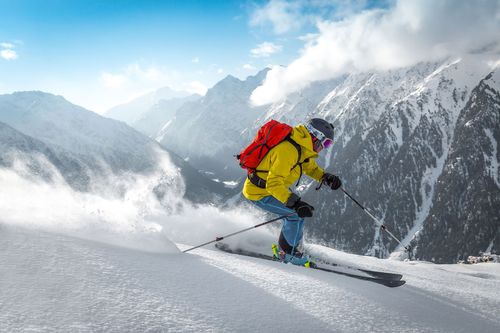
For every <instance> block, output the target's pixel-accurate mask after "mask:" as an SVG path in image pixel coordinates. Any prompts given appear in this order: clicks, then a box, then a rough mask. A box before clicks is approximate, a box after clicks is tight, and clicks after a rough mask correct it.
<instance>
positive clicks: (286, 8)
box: [250, 0, 302, 34]
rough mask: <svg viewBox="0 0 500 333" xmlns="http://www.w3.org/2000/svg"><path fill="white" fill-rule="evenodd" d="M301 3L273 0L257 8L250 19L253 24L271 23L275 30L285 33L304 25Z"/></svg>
mask: <svg viewBox="0 0 500 333" xmlns="http://www.w3.org/2000/svg"><path fill="white" fill-rule="evenodd" d="M300 12H301V4H300V3H299V2H288V1H284V0H271V1H269V2H268V3H267V4H266V5H265V6H263V7H259V8H257V9H256V10H255V11H254V12H253V13H252V17H251V19H250V25H251V26H259V25H265V24H266V23H271V24H272V26H273V29H274V32H275V33H277V34H283V33H286V32H288V31H290V30H295V29H299V28H300V27H301V26H302V20H301V19H300V17H301V15H300Z"/></svg>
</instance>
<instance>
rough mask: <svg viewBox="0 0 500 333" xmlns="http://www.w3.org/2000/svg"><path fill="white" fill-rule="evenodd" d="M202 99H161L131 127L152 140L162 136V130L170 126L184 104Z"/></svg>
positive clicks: (191, 96)
mask: <svg viewBox="0 0 500 333" xmlns="http://www.w3.org/2000/svg"><path fill="white" fill-rule="evenodd" d="M200 97H201V96H200V95H196V94H193V95H189V96H187V97H181V98H171V99H161V100H159V101H158V102H157V103H156V104H154V105H153V106H152V107H151V108H150V109H149V110H148V111H146V112H144V113H143V114H142V115H141V116H140V118H139V119H138V120H136V121H134V122H132V123H131V126H132V127H133V128H135V129H137V130H138V131H139V132H141V133H143V134H145V135H147V136H149V137H151V138H154V137H158V136H161V133H162V129H163V128H164V127H165V126H168V123H169V121H170V120H171V119H172V118H174V117H175V114H176V113H177V110H179V109H180V108H181V107H182V106H183V105H184V104H186V103H190V102H194V101H196V100H198V99H199V98H200ZM158 141H161V140H158Z"/></svg>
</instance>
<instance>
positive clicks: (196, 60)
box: [191, 57, 200, 64]
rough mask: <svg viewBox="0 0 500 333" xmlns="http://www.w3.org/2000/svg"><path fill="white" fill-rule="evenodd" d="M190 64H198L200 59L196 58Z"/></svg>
mask: <svg viewBox="0 0 500 333" xmlns="http://www.w3.org/2000/svg"><path fill="white" fill-rule="evenodd" d="M191 62H192V63H194V64H198V63H199V62H200V58H198V57H196V58H193V59H192V60H191Z"/></svg>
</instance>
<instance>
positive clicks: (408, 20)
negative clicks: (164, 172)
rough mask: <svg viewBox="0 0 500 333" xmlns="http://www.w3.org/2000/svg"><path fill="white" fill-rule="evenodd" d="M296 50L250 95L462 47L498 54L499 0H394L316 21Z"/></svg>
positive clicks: (458, 51) (255, 98)
mask: <svg viewBox="0 0 500 333" xmlns="http://www.w3.org/2000/svg"><path fill="white" fill-rule="evenodd" d="M317 28H318V33H317V34H315V35H313V36H309V37H308V38H307V41H306V44H305V46H304V48H303V50H302V53H301V55H300V56H299V57H298V58H297V59H296V60H294V61H293V62H292V63H291V64H289V66H287V67H286V68H283V67H274V68H273V69H272V70H271V71H270V72H269V73H268V76H267V78H266V81H265V82H264V84H263V85H262V86H260V87H258V88H257V89H256V90H255V91H254V92H253V94H252V96H251V101H252V102H253V103H254V104H255V105H263V104H267V103H272V102H275V101H277V100H280V99H281V98H283V97H285V96H286V95H287V94H288V93H290V92H293V91H296V90H298V89H301V88H303V87H305V86H307V85H308V84H309V83H311V82H313V81H317V80H325V79H329V78H332V77H336V76H338V75H341V74H343V73H349V72H357V71H372V70H387V69H392V68H400V67H404V66H410V65H413V64H416V63H418V62H421V61H433V60H437V59H441V58H445V57H450V56H457V57H458V56H461V55H463V54H467V53H478V52H485V53H486V52H489V53H491V54H492V58H495V57H496V58H498V57H500V48H499V44H498V36H499V35H500V1H498V0H486V1H482V2H481V6H478V5H477V4H476V3H474V2H469V1H450V0H441V1H433V0H422V1H409V0H398V1H396V2H395V4H394V6H392V7H390V8H388V9H371V10H365V11H363V12H361V13H358V14H355V15H352V16H350V17H347V18H345V19H343V20H340V21H328V20H323V21H319V22H318V23H317Z"/></svg>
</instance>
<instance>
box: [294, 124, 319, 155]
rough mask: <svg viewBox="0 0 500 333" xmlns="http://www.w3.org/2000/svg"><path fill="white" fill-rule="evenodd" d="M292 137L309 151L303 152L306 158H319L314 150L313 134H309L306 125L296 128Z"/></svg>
mask: <svg viewBox="0 0 500 333" xmlns="http://www.w3.org/2000/svg"><path fill="white" fill-rule="evenodd" d="M290 137H291V138H292V140H293V141H295V142H297V143H298V144H299V145H301V146H302V147H304V148H305V149H306V150H307V152H305V151H304V152H303V154H304V155H306V156H305V157H306V158H308V157H317V156H318V153H316V152H315V151H314V149H313V143H312V137H311V134H309V131H308V130H307V128H306V127H305V126H304V125H298V126H295V127H294V128H293V130H292V135H291V136H290Z"/></svg>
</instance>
